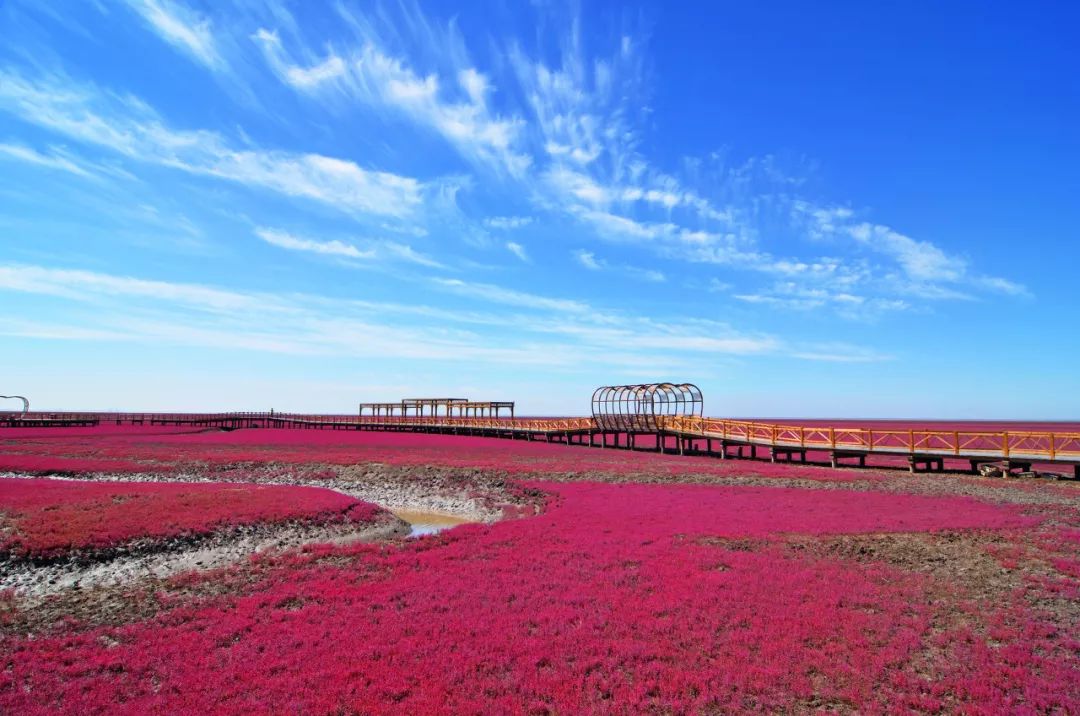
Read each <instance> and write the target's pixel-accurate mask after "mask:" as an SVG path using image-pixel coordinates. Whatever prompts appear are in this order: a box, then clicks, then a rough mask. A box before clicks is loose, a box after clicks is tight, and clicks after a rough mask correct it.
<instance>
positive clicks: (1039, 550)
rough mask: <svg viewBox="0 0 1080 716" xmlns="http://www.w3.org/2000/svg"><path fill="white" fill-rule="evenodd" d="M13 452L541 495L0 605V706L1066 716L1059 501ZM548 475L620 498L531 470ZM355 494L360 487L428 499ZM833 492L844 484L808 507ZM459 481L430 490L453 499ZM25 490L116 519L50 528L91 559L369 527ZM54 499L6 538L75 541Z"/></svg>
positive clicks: (328, 444) (1075, 518)
mask: <svg viewBox="0 0 1080 716" xmlns="http://www.w3.org/2000/svg"><path fill="white" fill-rule="evenodd" d="M15 433H16V431H10V432H7V431H5V432H3V433H0V469H3V465H4V464H5V463H4V462H3V461H4V460H11V461H14V460H15V459H18V460H32V461H37V462H36V463H34V464H36V465H38V466H39V467H38V469H39V470H40V471H42V472H48V471H50V470H69V469H73V464H75V465H77V464H79V461H85V464H86V465H94V464H97V463H95V462H94V461H113V462H118V463H130V464H132V465H136V466H138V467H137V471H144V472H160V473H162V475H163V476H165V477H168V476H169V475H173V476H174V477H176V478H179V477H181V476H187V475H193V476H199V477H209V478H213V477H215V476H218V477H222V476H229V477H230V478H232V477H235V476H236V475H252V476H258V475H260V474H261V475H264V476H266V477H269V478H272V479H279V478H281V477H282V476H283V475H287V474H290V473H289V470H293V473H291V474H297V475H306V476H308V477H313V478H315V479H320V480H322V479H324V477H325V479H327V480H330V479H336V480H343V481H344V480H347V479H356V480H364V479H369V478H367V477H365V475H368V472H369V471H368V470H366V469H364V470H358V471H349V470H341V471H334V470H327V471H326V475H325V476H322V472H323V471H324V467H325V466H342V465H350V464H354V463H383V464H390V465H399V466H405V467H408V466H421V465H441V466H451V467H464V468H480V469H482V470H488V469H491V470H497V471H498V472H499V473H500V474H506V473H509V474H510V475H511V476H516V479H510V480H506V479H504V478H499V479H498V480H487V481H485V480H482V479H480V478H476V480H477V481H476V483H475V485H474V486H475V487H476V489H481V488H484V487H485V486H490V485H492V484H494V483H498V484H499V485H502V484H503V483H504V482H505V483H506V485H505V487H504V488H500V489H505V492H503V493H500V494H502V495H504V496H505V495H515V496H522V495H525V496H530V495H531V496H533V497H535V498H536V499H539V500H541V501H542V502H543V503H544V504H543V509H542V510H541V511H540V512H539V513H538V514H536V515H535V516H530V517H525V518H522V519H513V520H506V521H503V522H500V523H497V524H494V525H490V526H482V525H468V526H463V527H458V528H455V529H454V530H451V531H449V532H446V533H442V534H439V535H436V536H432V537H425V538H421V539H417V540H401V541H390V542H382V543H376V544H361V545H350V546H330V545H321V546H309V547H307V548H304V549H302V550H298V551H290V552H284V553H272V554H270V555H268V556H267V555H263V556H260V557H258V558H257V559H254V560H251V561H247V562H244V563H240V564H237V565H235V566H233V567H230V568H228V569H225V570H216V571H211V572H202V573H190V574H188V575H185V576H182V577H179V578H176V579H174V580H173V581H172V582H169V583H168V584H164V583H155V585H154V586H153V589H154V590H160V591H154V592H153V594H154V595H156V596H154V597H153V598H151V597H148V596H146V594H145V593H140V592H138V590H131V591H130V592H124V593H123V594H120V595H117V594H112V595H111V596H109V595H106V596H102V597H100V598H101V599H106V598H108V599H121V600H129V601H122V602H121V603H122V604H124V605H125V606H127V605H130V607H131V608H130V609H126V608H125V609H120V610H115V609H111V610H107V611H106V612H104V616H102V615H101V614H99V612H96V611H91V612H86V611H85V609H86V606H85V603H84V602H81V601H78V600H74V601H72V602H70V604H71V605H72V609H73V610H75V611H74V612H73V613H72V612H63V614H64V615H65V616H64V618H63V619H62V620H61V621H57V622H41V623H43V624H47V627H39V628H37V629H36V630H33V629H29V628H27V627H25V626H22V627H20V626H12V625H20V624H25V623H37V622H34V620H33V619H30V620H28V621H27V620H24V621H20V619H23V616H21V615H20V614H19V612H18V608H17V607H14V608H13V609H12V610H11V611H9V612H8V614H7V615H6V616H5V619H6V620H7V621H6V622H5V620H4V619H0V713H40V714H45V713H57V712H65V713H129V714H144V713H162V714H172V713H198V714H204V713H206V714H214V713H223V714H224V713H237V714H239V713H253V712H254V713H263V712H294V713H296V712H299V713H312V712H313V713H403V712H405V713H423V714H443V713H447V714H449V713H484V714H488V713H491V714H517V713H522V714H524V713H628V714H629V713H642V712H647V713H703V712H704V713H728V712H733V711H765V712H772V713H789V712H818V711H826V712H847V713H852V712H858V713H895V712H904V713H908V712H914V713H956V712H961V713H986V714H990V713H1002V712H1009V713H1076V712H1080V632H1078V627H1077V625H1078V624H1080V607H1078V606H1077V605H1078V604H1080V510H1078V507H1077V505H1078V504H1080V500H1078V499H1077V498H1078V497H1080V491H1078V490H1076V489H1074V487H1075V486H1073V485H1048V484H1043V483H1039V482H1032V483H1027V484H1021V483H1017V482H1013V481H1003V480H999V481H997V482H991V481H988V480H977V479H974V478H971V479H957V478H955V477H946V476H939V477H935V478H919V479H920V480H924V481H925V480H929V479H936V480H939V481H941V483H940V484H941V485H944V486H946V487H947V486H949V485H955V486H956V489H957V490H963V491H970V492H972V493H973V494H981V495H983V496H991V497H993V499H995V500H1002V501H1004V500H1016V501H1018V502H1021V503H1025V504H1024V506H1019V505H1009V504H1004V503H1003V502H1002V503H999V502H995V503H991V502H988V501H985V500H981V499H975V498H973V497H967V496H941V495H934V496H928V495H915V494H905V493H904V492H903V491H902V490H900V491H893V492H883V491H877V490H878V489H880V488H882V487H884V486H886V484H888V486H889V487H890V489H894V490H895V489H897V487H896V486H897V484H899V485H901V486H902V485H904V484H906V483H908V482H914V481H912V480H910V478H909V477H908V476H907V475H904V474H895V473H894V474H888V473H884V472H875V471H859V470H844V471H835V470H829V469H824V468H803V467H800V466H789V465H784V466H779V465H776V466H774V465H768V464H762V463H749V462H743V461H730V462H727V463H724V462H720V461H717V460H714V459H707V458H679V457H676V456H659V455H654V454H648V453H629V452H626V451H613V450H605V451H601V450H590V449H587V448H579V447H566V446H558V445H546V444H542V443H526V442H521V441H517V442H512V441H507V440H495V439H483V438H464V437H442V436H429V435H410V434H386V433H354V432H333V431H326V432H323V431H314V430H245V431H236V432H231V433H223V432H199V433H195V432H179V431H170V430H166V431H162V430H160V429H155V430H151V429H141V430H140V429H129V428H118V429H111V428H109V429H104V428H100V429H91V430H86V431H70V432H69V431H53V432H48V433H46V432H45V431H40V432H38V433H35V434H24V435H18V436H16V435H15ZM13 438H15V439H13ZM58 466H61V467H58ZM271 466H283V467H282V470H280V471H270V472H267V471H266V468H268V467H271ZM286 468H287V469H286ZM74 469H75V471H77V468H74ZM88 469H92V468H88ZM308 469H310V470H312V471H313V472H305V470H308ZM133 470H136V468H133ZM556 473H557V475H556ZM568 473H576V474H578V475H583V474H588V475H592V474H595V475H601V474H615V475H617V476H621V477H622V479H625V480H634V481H637V482H634V481H628V482H625V483H623V484H601V483H599V482H594V481H583V482H553V481H549V480H545V479H544V478H543V476H544V475H545V474H551V475H553V476H555V477H557V478H558V479H559V480H567V479H569V477H571V476H569V475H568ZM685 473H691V476H692V477H696V478H701V479H702V480H704V481H708V480H710V479H712V478H713V477H725V478H730V479H732V480H737V479H739V478H740V476H751V477H758V476H760V475H766V476H769V477H773V478H776V480H775V485H776V486H772V485H773V483H774V481H771V480H770V481H769V484H770V486H769V487H761V486H718V485H708V484H697V485H687V484H641V482H640V480H644V479H648V480H657V481H663V480H664V479H665V478H670V477H671V476H673V475H675V474H679V475H683V476H685ZM370 474H371V475H373V477H371V478H370V479H371V480H373V481H374V482H375V483H377V484H379V485H383V486H385V485H386V484H387V483H388V482H390V481H392V480H393V479H400V480H403V481H406V482H408V481H415V480H424V479H429V480H433V481H434V480H436V479H437V478H438V473H437V471H425V470H419V469H418V470H397V471H387V470H382V471H380V470H372V471H370ZM455 474H457V473H455ZM350 475H351V477H350ZM357 475H359V477H357ZM395 475H396V477H394V476H395ZM784 478H800V479H805V478H811V479H812V480H814V482H809V483H806V482H800V483H796V484H801V485H812V486H814V488H815V489H797V488H794V487H790V486H786V487H785V486H783V485H785V484H788V485H790V484H792V483H785V481H784ZM605 479H607V478H605ZM838 479H843V480H848V481H849V482H847V483H845V485H844V487H858V488H859V489H858V490H849V489H843V490H838V489H824V488H835V487H836V485H835V484H830V482H826V481H835V480H838ZM463 480H465V481H464V482H449V483H447V484H452V485H453V489H459V488H462V489H470V488H469V483H468V482H467V479H466V478H463ZM8 482H12V483H17V484H18V485H23V486H29V485H34V484H35V483H38V482H41V481H36V480H35V481H20V480H10V481H0V495H3V494H5V493H4V492H3V490H5V489H6V485H7V483H8ZM757 482H759V483H760V482H761V481H757ZM856 483H859V484H856ZM49 484H54V485H55V484H60V485H62V486H63V487H64V489H69V488H76V489H77V488H86V490H87V491H86V492H85V499H86V500H88V501H89V504H94V505H95V507H94V509H93V510H91V512H95V513H97V514H99V515H104V514H106V513H108V512H109V511H110V510H113V509H114V507H115V509H116V510H119V512H115V513H113V514H114V516H113V517H112V518H110V519H108V520H103V521H100V522H94V521H93V520H90V522H88V523H87V526H86V528H85V529H83V528H82V527H80V528H79V529H78V530H75V531H76V532H78V533H79V534H80V535H83V536H80V537H79V538H78V539H75V538H69V543H71V544H76V543H78V544H97V542H95V541H94V540H96V539H99V538H100V536H101V535H112V534H113V532H112V531H111V530H114V529H116V530H119V533H117V534H116V536H106V537H105V539H106V540H108V539H116V540H124V539H130V538H132V537H134V536H137V535H140V534H147V533H153V531H154V530H155V529H160V528H161V526H162V525H163V524H171V522H170V520H178V521H179V522H178V523H177V524H176V525H174V526H172V527H167V529H181V530H182V529H197V528H198V527H196V525H202V526H203V528H205V527H206V526H207V525H212V524H218V523H220V522H215V520H219V521H222V522H225V523H229V524H233V523H236V522H237V521H239V520H243V519H248V518H251V519H267V518H268V517H267V516H268V515H271V514H273V515H278V516H279V517H275V518H280V519H291V517H288V516H285V515H288V514H293V513H289V512H288V510H290V509H294V508H295V509H305V510H309V508H311V507H312V506H313V505H315V504H316V503H317V504H324V503H319V502H318V500H315V502H308V501H307V497H311V498H312V499H315V496H317V495H318V496H319V497H318V499H324V498H325V499H326V500H328V501H327V502H326V503H325V507H323V508H316V509H315V511H316V512H318V511H319V510H320V509H323V510H324V512H323V513H322V514H341V513H342V512H343V511H345V512H350V511H351V510H364V509H372V510H373V509H374V508H371V507H370V506H367V505H363V506H362V507H349V504H351V503H352V501H350V500H348V498H340V500H342V501H341V502H338V501H335V500H338V496H336V495H334V493H326V492H323V491H319V490H311V491H310V492H303V493H298V492H289V493H288V495H285V493H276V492H274V490H289V491H291V490H295V489H296V488H254V487H252V486H250V485H246V484H240V485H237V484H228V485H223V484H200V485H197V486H193V485H190V484H184V483H169V484H164V485H153V486H150V485H135V484H121V483H105V484H98V483H81V482H77V483H73V482H62V483H49ZM921 484H925V482H924V483H921ZM990 485H1003V486H1005V487H1001V488H999V489H995V490H987V489H985V488H986V487H987V486H990ZM463 486H464V487H463ZM131 488H147V490H146V492H145V493H139V492H138V490H136V493H138V495H139V496H138V497H130V494H133V493H125V496H121V498H120V499H121V501H120V502H116V503H115V504H114V503H113V502H112V500H114V499H115V496H114V495H113V494H112V493H109V492H108V491H109V490H117V489H120V490H129V489H131ZM169 488H175V489H176V490H178V491H179V492H178V493H175V494H174V493H172V492H170V489H169ZM196 488H199V489H200V490H204V491H206V492H202V491H200V490H196V491H197V492H198V496H197V497H192V498H191V499H192V500H194V501H193V502H191V503H190V505H191V506H192V510H190V511H185V510H184V509H177V508H176V507H175V506H176V501H175V500H174V498H176V497H177V495H179V494H187V493H184V491H185V490H193V489H196ZM58 489H59V488H58ZM99 489H100V490H101V492H96V491H97V490H99ZM235 489H241V490H244V492H235V493H234V492H230V490H235ZM263 490H266V492H263ZM16 492H17V491H16ZM72 494H74V493H72ZM279 494H280V495H281V496H282V497H284V500H281V499H279V497H278V495H279ZM300 494H303V495H305V499H304V500H303V501H301V500H299V499H297V496H298V495H300ZM326 495H331V496H333V499H331V498H329V497H326ZM537 496H539V497H537ZM204 498H205V501H203V502H198V501H199V500H203V499H204ZM79 499H83V498H78V499H68V498H64V499H62V500H60V499H53V500H52V502H50V501H49V497H48V495H47V494H46V493H44V492H35V491H33V490H30V489H29V488H27V490H25V491H23V494H21V496H19V497H18V498H15V497H11V498H7V499H5V501H4V503H5V504H11V505H14V504H15V503H16V502H18V500H22V501H23V502H22V503H20V504H23V505H24V507H21V508H19V510H21V511H19V510H16V509H14V508H11V510H10V513H9V514H10V515H11V516H13V517H9V519H14V520H15V524H17V525H18V531H16V532H15V533H12V534H14V535H16V537H17V538H19V539H23V540H28V539H29V540H30V542H28V543H27V544H31V543H33V539H39V538H37V537H34V538H33V539H31V538H29V537H26V536H20V535H33V534H39V535H42V536H43V537H42V538H41V540H42V541H40V542H38V543H37V544H39V545H48V544H50V543H49V542H48V539H51V537H49V535H50V534H51V533H50V532H49V529H46V528H45V527H44V526H42V527H34V525H35V524H36V523H35V522H34V521H33V520H31V519H29V518H26V517H21V518H20V517H19V515H20V514H21V515H33V514H38V515H40V519H41V520H42V523H41V524H42V525H48V524H52V525H55V526H58V527H57V529H59V530H60V531H61V532H63V531H64V530H65V529H66V527H63V525H75V524H79V523H77V522H72V521H70V520H69V519H68V518H67V517H64V516H63V514H60V515H56V516H52V515H50V514H47V513H49V512H52V511H55V512H61V513H62V512H63V511H65V510H68V511H71V512H72V513H73V514H75V515H79V514H80V509H79V505H80V504H81V503H80V502H79ZM159 499H160V500H162V501H163V502H155V500H159ZM185 499H186V498H185ZM140 500H141V501H142V502H140ZM169 500H174V502H173V503H171V504H172V505H173V507H165V506H164V505H165V504H166V503H168V502H169ZM180 502H182V500H181V501H180ZM301 503H302V504H301ZM360 504H361V505H362V503H360ZM141 505H145V509H143V507H141ZM137 506H139V509H132V508H135V507H137ZM49 507H57V509H56V510H49V509H48V508H49ZM125 510H126V511H125ZM275 510H282V511H281V512H275ZM335 510H336V512H335ZM525 511H530V510H525ZM513 512H514V510H508V513H513ZM307 514H311V512H310V510H309V511H308V513H307ZM350 514H351V512H350ZM185 515H186V516H188V517H190V518H191V520H190V521H187V522H185V520H186V517H185ZM22 521H25V525H26V526H25V527H24V526H23V524H22ZM50 521H51V522H50ZM179 523H184V524H183V525H180V524H179ZM99 527H105V528H106V529H105V530H104V531H100V530H99V529H98V528H99ZM86 535H91V536H89V537H87V536H86ZM6 538H7V539H9V540H11V539H13V538H12V537H11V535H8V536H7V537H6ZM38 548H39V549H41V547H40V546H39V547H38ZM25 549H29V548H28V547H27V548H25ZM140 594H142V596H140ZM58 598H61V599H62V598H63V597H62V595H61V596H60V597H58ZM80 599H81V597H80ZM143 600H146V601H143ZM12 603H13V604H14V601H13V602H12ZM64 604H68V602H64ZM148 605H149V606H148ZM80 609H81V610H83V611H79V610H80ZM116 613H120V614H122V615H125V616H124V618H120V619H117V618H116V617H115V614H116ZM69 614H70V616H69ZM80 620H82V621H80ZM5 624H7V625H8V626H6V627H5Z"/></svg>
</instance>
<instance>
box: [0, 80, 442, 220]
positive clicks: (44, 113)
mask: <svg viewBox="0 0 1080 716" xmlns="http://www.w3.org/2000/svg"><path fill="white" fill-rule="evenodd" d="M0 109H3V110H7V111H8V112H10V113H12V114H15V115H16V116H18V117H19V118H20V119H22V120H23V121H26V122H29V123H31V124H36V125H38V126H41V127H43V128H46V129H49V130H51V131H54V132H57V133H59V134H62V135H65V136H67V137H70V138H72V139H75V140H77V141H80V142H85V143H88V144H93V145H97V146H99V147H105V148H107V149H110V150H112V151H114V152H118V153H119V154H121V155H124V156H125V157H127V158H129V159H131V160H135V161H139V162H148V163H153V164H158V165H162V166H166V167H171V168H174V169H178V170H181V171H185V172H189V173H191V174H197V175H201V176H209V177H216V178H219V179H224V180H227V181H231V182H236V183H239V184H244V185H247V186H251V187H256V188H261V189H266V190H270V191H274V192H277V193H280V194H284V195H286V196H291V197H298V198H304V199H309V200H314V201H317V202H320V203H323V204H326V205H329V206H331V207H334V208H337V209H339V210H344V211H347V212H350V213H356V214H365V215H381V216H393V217H397V218H404V217H407V216H409V215H411V214H413V213H415V212H417V211H418V210H419V208H420V207H421V205H422V203H423V192H424V190H425V186H424V185H423V184H422V183H421V182H420V181H418V180H416V179H413V178H411V177H405V176H399V175H397V174H392V173H390V172H383V171H377V170H371V169H366V168H363V167H361V166H360V165H358V164H357V163H356V162H353V161H351V160H348V159H341V158H337V157H329V156H325V155H321V154H313V153H302V152H292V151H285V150H275V149H263V148H251V147H241V146H237V145H234V144H232V143H230V142H229V141H228V140H227V139H226V138H225V137H223V136H222V135H221V134H219V133H217V132H214V131H209V130H180V129H174V128H171V127H169V126H168V125H166V124H165V122H164V121H163V120H162V119H161V117H160V116H159V115H158V114H157V112H155V111H154V110H153V109H152V108H151V107H149V106H148V105H146V104H145V103H144V102H142V101H140V100H138V99H137V98H135V97H132V96H130V95H117V94H115V93H111V92H107V91H104V90H100V89H98V88H97V87H95V86H93V85H88V84H79V83H76V82H74V81H72V80H70V79H68V78H67V77H64V76H60V75H46V76H39V77H36V78H27V77H24V76H22V75H19V74H17V73H15V72H13V71H11V70H5V69H0Z"/></svg>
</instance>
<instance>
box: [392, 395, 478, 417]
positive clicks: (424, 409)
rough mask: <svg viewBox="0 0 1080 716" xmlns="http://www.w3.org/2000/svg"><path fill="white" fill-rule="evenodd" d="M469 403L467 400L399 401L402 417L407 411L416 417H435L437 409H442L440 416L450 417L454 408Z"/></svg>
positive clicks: (408, 399)
mask: <svg viewBox="0 0 1080 716" xmlns="http://www.w3.org/2000/svg"><path fill="white" fill-rule="evenodd" d="M468 402H469V399H468V398H403V399H402V401H401V409H402V411H403V413H402V415H406V416H407V415H409V411H410V410H411V411H412V414H413V415H415V416H416V417H424V416H425V415H426V416H429V417H436V416H437V415H439V409H440V408H441V409H442V415H445V416H450V415H452V414H453V413H452V411H453V410H454V408H455V407H458V408H460V406H462V405H465V404H467V403H468Z"/></svg>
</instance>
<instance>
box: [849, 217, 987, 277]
mask: <svg viewBox="0 0 1080 716" xmlns="http://www.w3.org/2000/svg"><path fill="white" fill-rule="evenodd" d="M846 231H847V233H848V235H850V236H851V237H852V238H853V239H855V240H856V241H858V242H859V243H862V244H865V245H866V246H869V247H871V248H873V249H874V250H875V251H880V252H882V253H884V254H887V255H889V256H891V257H893V258H894V259H896V261H897V262H898V263H899V264H900V266H901V267H902V268H903V269H904V272H905V273H906V274H907V275H908V276H909V277H910V278H912V279H913V280H916V281H949V282H952V281H957V280H959V279H960V278H962V277H963V276H964V274H965V273H966V272H967V262H966V261H964V260H963V259H961V258H959V257H956V256H949V255H948V254H946V253H945V252H944V251H942V250H941V249H940V248H938V247H937V246H934V245H933V244H931V243H930V242H928V241H916V240H915V239H912V238H910V237H908V236H904V235H903V234H901V233H899V232H897V231H894V230H892V229H891V228H889V227H888V226H882V225H880V224H870V223H867V222H863V223H860V224H856V225H854V226H849V227H846Z"/></svg>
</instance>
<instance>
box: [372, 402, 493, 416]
mask: <svg viewBox="0 0 1080 716" xmlns="http://www.w3.org/2000/svg"><path fill="white" fill-rule="evenodd" d="M506 410H508V411H510V417H511V418H513V417H514V401H512V400H481V401H473V400H469V399H468V398H405V399H403V400H401V401H400V402H398V403H360V417H361V418H363V417H372V418H404V417H409V416H412V417H416V418H423V417H428V418H434V417H440V416H441V417H447V418H449V417H455V416H456V417H459V418H501V417H504V415H503V411H506Z"/></svg>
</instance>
